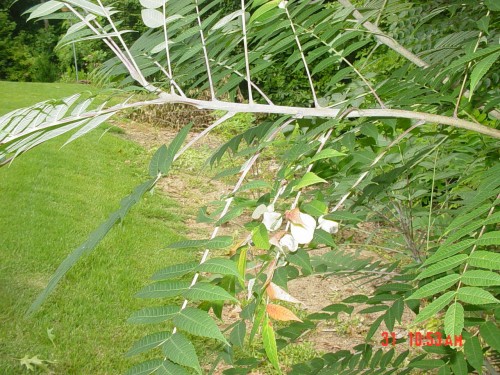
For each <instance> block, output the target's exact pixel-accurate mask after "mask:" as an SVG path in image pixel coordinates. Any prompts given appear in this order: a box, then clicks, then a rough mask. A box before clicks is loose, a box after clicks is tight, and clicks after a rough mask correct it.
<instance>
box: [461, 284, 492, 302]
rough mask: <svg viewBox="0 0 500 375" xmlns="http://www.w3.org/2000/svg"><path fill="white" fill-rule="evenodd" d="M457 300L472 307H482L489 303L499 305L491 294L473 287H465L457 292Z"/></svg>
mask: <svg viewBox="0 0 500 375" xmlns="http://www.w3.org/2000/svg"><path fill="white" fill-rule="evenodd" d="M457 298H458V299H459V300H460V301H463V302H465V303H470V304H471V305H481V304H487V303H499V302H500V301H499V300H498V299H496V298H495V297H494V296H493V295H492V294H491V293H490V292H488V291H486V290H484V289H481V288H476V287H473V286H464V287H462V288H460V289H459V290H458V292H457Z"/></svg>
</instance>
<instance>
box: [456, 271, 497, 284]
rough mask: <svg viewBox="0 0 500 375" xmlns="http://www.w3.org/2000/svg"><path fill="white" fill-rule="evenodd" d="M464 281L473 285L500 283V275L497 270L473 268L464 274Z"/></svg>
mask: <svg viewBox="0 0 500 375" xmlns="http://www.w3.org/2000/svg"><path fill="white" fill-rule="evenodd" d="M462 282H463V283H464V284H466V285H471V286H494V285H500V275H499V274H498V273H496V272H491V271H482V270H472V271H465V272H464V273H463V274H462Z"/></svg>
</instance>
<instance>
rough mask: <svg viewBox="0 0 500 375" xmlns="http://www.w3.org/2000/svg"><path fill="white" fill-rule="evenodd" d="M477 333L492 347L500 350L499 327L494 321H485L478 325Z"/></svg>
mask: <svg viewBox="0 0 500 375" xmlns="http://www.w3.org/2000/svg"><path fill="white" fill-rule="evenodd" d="M479 333H480V334H481V337H482V338H483V339H484V341H486V343H487V344H488V345H489V346H491V347H492V348H493V349H495V350H498V351H500V329H499V328H498V327H497V326H496V324H495V323H494V322H485V323H483V324H481V325H480V326H479Z"/></svg>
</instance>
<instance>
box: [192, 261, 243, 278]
mask: <svg viewBox="0 0 500 375" xmlns="http://www.w3.org/2000/svg"><path fill="white" fill-rule="evenodd" d="M196 270H197V271H198V272H210V273H218V274H221V275H229V276H235V277H237V278H241V276H240V273H239V271H238V267H237V265H236V263H235V262H234V261H232V260H231V259H225V258H211V259H208V260H207V261H205V262H203V263H201V264H200V265H198V266H197V267H196Z"/></svg>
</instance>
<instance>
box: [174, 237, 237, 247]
mask: <svg viewBox="0 0 500 375" xmlns="http://www.w3.org/2000/svg"><path fill="white" fill-rule="evenodd" d="M232 243H233V239H232V237H230V236H218V237H214V238H212V239H207V240H185V241H179V242H174V243H172V244H170V245H168V246H167V248H169V249H189V248H202V247H205V248H207V249H221V248H224V247H228V246H231V244H232Z"/></svg>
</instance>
